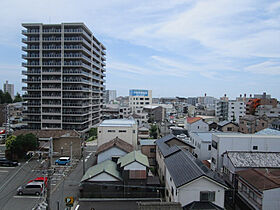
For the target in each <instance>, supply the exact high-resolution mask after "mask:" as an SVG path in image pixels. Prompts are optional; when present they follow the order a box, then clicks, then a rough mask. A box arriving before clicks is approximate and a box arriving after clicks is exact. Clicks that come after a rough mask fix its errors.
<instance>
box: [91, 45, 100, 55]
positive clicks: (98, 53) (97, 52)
mask: <svg viewBox="0 0 280 210" xmlns="http://www.w3.org/2000/svg"><path fill="white" fill-rule="evenodd" d="M92 50H93V52H95V53H96V55H100V52H99V51H98V50H96V49H95V47H92Z"/></svg>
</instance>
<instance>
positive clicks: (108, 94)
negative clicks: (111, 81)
mask: <svg viewBox="0 0 280 210" xmlns="http://www.w3.org/2000/svg"><path fill="white" fill-rule="evenodd" d="M104 98H105V103H107V104H108V103H109V102H110V101H114V100H116V98H117V91H116V90H106V91H105V97H104Z"/></svg>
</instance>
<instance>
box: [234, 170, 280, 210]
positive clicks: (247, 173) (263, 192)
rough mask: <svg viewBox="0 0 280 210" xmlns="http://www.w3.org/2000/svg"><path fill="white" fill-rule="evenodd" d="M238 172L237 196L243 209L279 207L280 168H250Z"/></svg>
mask: <svg viewBox="0 0 280 210" xmlns="http://www.w3.org/2000/svg"><path fill="white" fill-rule="evenodd" d="M237 174H238V176H237V181H238V193H237V198H238V199H240V203H242V204H243V206H242V207H243V209H273V210H274V209H275V210H276V209H279V207H280V199H279V198H280V169H266V168H265V169H248V170H243V171H239V172H237ZM237 202H238V201H237Z"/></svg>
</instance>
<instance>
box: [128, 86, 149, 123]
mask: <svg viewBox="0 0 280 210" xmlns="http://www.w3.org/2000/svg"><path fill="white" fill-rule="evenodd" d="M151 104H152V90H140V89H131V90H129V107H131V111H132V113H133V114H137V115H139V116H140V118H141V119H142V120H141V123H145V122H147V121H148V118H147V113H143V107H144V106H146V105H151Z"/></svg>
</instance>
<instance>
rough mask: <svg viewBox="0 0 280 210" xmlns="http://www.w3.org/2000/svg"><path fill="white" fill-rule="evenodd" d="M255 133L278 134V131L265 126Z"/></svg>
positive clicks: (279, 133)
mask: <svg viewBox="0 0 280 210" xmlns="http://www.w3.org/2000/svg"><path fill="white" fill-rule="evenodd" d="M255 134H258V135H279V136H280V131H278V130H275V129H271V128H265V129H263V130H260V131H258V132H256V133H255Z"/></svg>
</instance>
